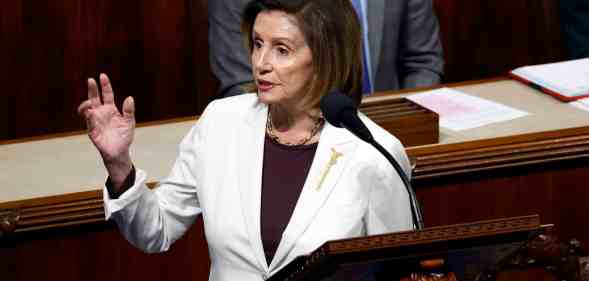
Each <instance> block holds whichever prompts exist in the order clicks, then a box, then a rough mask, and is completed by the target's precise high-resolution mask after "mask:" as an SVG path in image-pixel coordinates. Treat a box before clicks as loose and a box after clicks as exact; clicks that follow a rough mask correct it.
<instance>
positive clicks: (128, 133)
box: [78, 74, 135, 187]
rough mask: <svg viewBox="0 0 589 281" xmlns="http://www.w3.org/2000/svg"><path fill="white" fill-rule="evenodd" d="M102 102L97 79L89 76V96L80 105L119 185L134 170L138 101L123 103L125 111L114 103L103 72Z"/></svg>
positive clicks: (108, 83) (95, 143) (101, 83)
mask: <svg viewBox="0 0 589 281" xmlns="http://www.w3.org/2000/svg"><path fill="white" fill-rule="evenodd" d="M100 86H101V88H102V102H101V101H100V97H99V95H100V92H99V90H98V85H97V84H96V81H94V79H92V78H90V79H88V99H87V100H86V101H84V102H82V103H81V104H80V106H79V107H78V114H80V115H81V116H83V117H84V119H85V120H86V126H87V129H88V136H89V137H90V140H92V143H94V146H96V148H97V149H98V151H99V152H100V155H101V156H102V159H103V161H104V165H105V167H106V169H107V170H108V172H109V175H110V177H111V180H112V182H113V184H114V185H115V186H116V187H118V186H119V184H122V182H123V181H124V179H125V177H126V176H127V175H128V174H129V172H130V171H131V166H132V162H131V157H130V156H129V147H130V146H131V143H132V142H133V136H134V132H135V104H134V101H133V98H132V97H127V98H126V99H125V101H124V102H123V111H122V114H121V112H119V110H118V109H117V107H116V105H115V103H114V93H113V90H112V86H111V84H110V81H109V79H108V77H107V76H106V75H105V74H100Z"/></svg>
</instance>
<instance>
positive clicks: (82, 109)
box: [78, 100, 92, 118]
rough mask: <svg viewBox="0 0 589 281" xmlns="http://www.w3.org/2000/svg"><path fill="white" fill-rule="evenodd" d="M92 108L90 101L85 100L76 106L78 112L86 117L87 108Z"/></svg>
mask: <svg viewBox="0 0 589 281" xmlns="http://www.w3.org/2000/svg"><path fill="white" fill-rule="evenodd" d="M90 108H92V101H91V100H85V101H84V102H82V103H81V104H80V106H78V114H79V115H81V116H84V118H88V110H89V109H90Z"/></svg>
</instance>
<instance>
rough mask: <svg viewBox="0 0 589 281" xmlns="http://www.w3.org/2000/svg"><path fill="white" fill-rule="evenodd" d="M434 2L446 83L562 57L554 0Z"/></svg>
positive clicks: (446, 0)
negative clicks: (442, 51)
mask: <svg viewBox="0 0 589 281" xmlns="http://www.w3.org/2000/svg"><path fill="white" fill-rule="evenodd" d="M434 4H435V8H436V11H437V15H438V19H439V22H440V30H441V39H442V46H443V48H444V58H445V60H446V66H445V73H446V74H445V77H444V82H445V83H448V82H457V81H465V80H472V79H482V78H486V77H493V76H498V75H503V74H505V73H506V72H507V71H509V70H511V69H513V68H515V67H518V66H522V65H528V64H539V63H547V62H554V61H558V60H562V59H564V50H563V46H562V40H561V35H560V23H559V14H558V1H554V0H494V1H470V0H434Z"/></svg>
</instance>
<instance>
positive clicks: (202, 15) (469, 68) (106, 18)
mask: <svg viewBox="0 0 589 281" xmlns="http://www.w3.org/2000/svg"><path fill="white" fill-rule="evenodd" d="M434 2H435V7H436V10H437V14H438V18H439V21H440V28H441V37H442V43H443V46H444V57H445V60H446V75H445V77H444V82H446V83H447V82H456V81H465V80H472V79H481V78H486V77H494V76H497V75H502V74H504V73H506V72H507V71H508V70H510V69H513V68H515V67H517V66H521V65H527V64H536V63H545V62H552V61H557V60H561V59H563V58H564V56H563V48H562V46H561V40H560V31H559V22H558V9H557V7H556V5H557V3H556V2H555V1H551V0H497V1H466V0H435V1H434ZM206 12H207V0H198V1H189V0H184V1H166V0H155V1H140V0H129V1H124V2H120V1H114V0H104V1H75V0H59V1H48V0H40V1H32V0H23V1H8V2H7V3H3V4H2V5H1V6H0V31H1V32H0V65H2V67H0V83H1V85H2V90H1V92H2V102H1V103H0V140H2V139H4V140H6V139H14V138H22V137H29V136H38V135H44V134H53V133H59V132H65V131H72V130H80V129H83V122H82V120H80V118H79V117H78V116H76V113H75V110H76V107H77V105H78V104H79V103H80V102H81V101H82V100H83V99H84V98H85V96H86V85H85V81H86V78H87V77H97V76H98V74H99V73H100V72H106V73H108V74H109V75H110V76H111V78H112V82H113V85H114V88H115V92H116V94H117V102H118V103H119V104H120V103H121V101H122V100H123V98H124V97H125V96H127V95H133V96H135V97H136V105H137V118H138V120H139V121H140V122H143V121H151V120H158V119H165V118H173V117H181V116H190V115H197V114H199V113H200V112H201V110H202V109H203V108H204V106H205V105H206V104H207V103H208V101H209V100H210V99H211V98H212V97H213V96H214V93H215V90H216V86H217V85H216V80H215V79H214V78H213V76H212V74H211V72H210V70H209V64H208V45H207V28H208V22H207V15H206Z"/></svg>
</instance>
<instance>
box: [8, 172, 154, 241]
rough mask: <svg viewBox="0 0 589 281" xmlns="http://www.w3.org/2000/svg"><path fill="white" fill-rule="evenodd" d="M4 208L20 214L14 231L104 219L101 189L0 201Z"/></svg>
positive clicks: (94, 221)
mask: <svg viewBox="0 0 589 281" xmlns="http://www.w3.org/2000/svg"><path fill="white" fill-rule="evenodd" d="M156 184H157V183H155V182H152V183H148V184H147V186H148V187H149V188H155V186H156ZM2 210H4V211H16V212H17V213H18V214H19V216H18V221H17V223H16V225H15V228H14V229H13V232H14V233H23V232H31V231H36V230H46V229H54V228H61V227H65V226H75V225H83V224H90V223H103V222H105V220H104V204H103V201H102V190H94V191H85V192H78V193H72V194H65V195H57V196H50V197H43V198H37V199H27V200H20V201H13V202H6V203H0V211H2ZM0 213H1V212H0ZM1 233H2V230H1V229H0V234H1ZM1 236H2V235H0V237H1Z"/></svg>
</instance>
